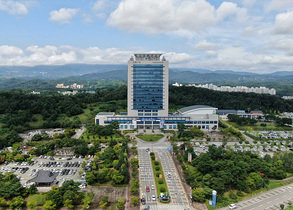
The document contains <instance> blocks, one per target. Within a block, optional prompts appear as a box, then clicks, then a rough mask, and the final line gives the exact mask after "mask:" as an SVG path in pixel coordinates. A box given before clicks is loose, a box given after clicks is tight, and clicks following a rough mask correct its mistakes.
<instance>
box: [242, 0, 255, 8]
mask: <svg viewBox="0 0 293 210" xmlns="http://www.w3.org/2000/svg"><path fill="white" fill-rule="evenodd" d="M256 1H257V0H243V2H242V3H243V4H244V5H245V6H246V7H251V6H253V5H254V4H255V3H256Z"/></svg>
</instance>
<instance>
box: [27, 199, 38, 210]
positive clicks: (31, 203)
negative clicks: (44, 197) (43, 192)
mask: <svg viewBox="0 0 293 210" xmlns="http://www.w3.org/2000/svg"><path fill="white" fill-rule="evenodd" d="M26 207H28V208H29V209H31V210H36V209H37V201H29V202H27V204H26Z"/></svg>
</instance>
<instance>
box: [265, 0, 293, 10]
mask: <svg viewBox="0 0 293 210" xmlns="http://www.w3.org/2000/svg"><path fill="white" fill-rule="evenodd" d="M284 9H285V10H290V9H293V1H292V0H272V1H271V2H270V3H269V4H268V6H267V7H266V10H268V11H272V10H276V11H281V10H284Z"/></svg>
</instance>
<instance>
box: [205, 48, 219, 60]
mask: <svg viewBox="0 0 293 210" xmlns="http://www.w3.org/2000/svg"><path fill="white" fill-rule="evenodd" d="M205 57H206V58H216V57H218V53H217V52H216V51H213V50H208V51H206V53H205Z"/></svg>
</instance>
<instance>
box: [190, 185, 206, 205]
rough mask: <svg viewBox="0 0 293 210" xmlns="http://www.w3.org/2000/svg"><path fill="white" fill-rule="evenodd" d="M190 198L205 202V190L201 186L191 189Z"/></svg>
mask: <svg viewBox="0 0 293 210" xmlns="http://www.w3.org/2000/svg"><path fill="white" fill-rule="evenodd" d="M192 198H193V199H194V200H195V201H197V202H201V203H204V202H205V200H206V199H205V191H204V190H203V189H201V188H196V189H194V190H192Z"/></svg>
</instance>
